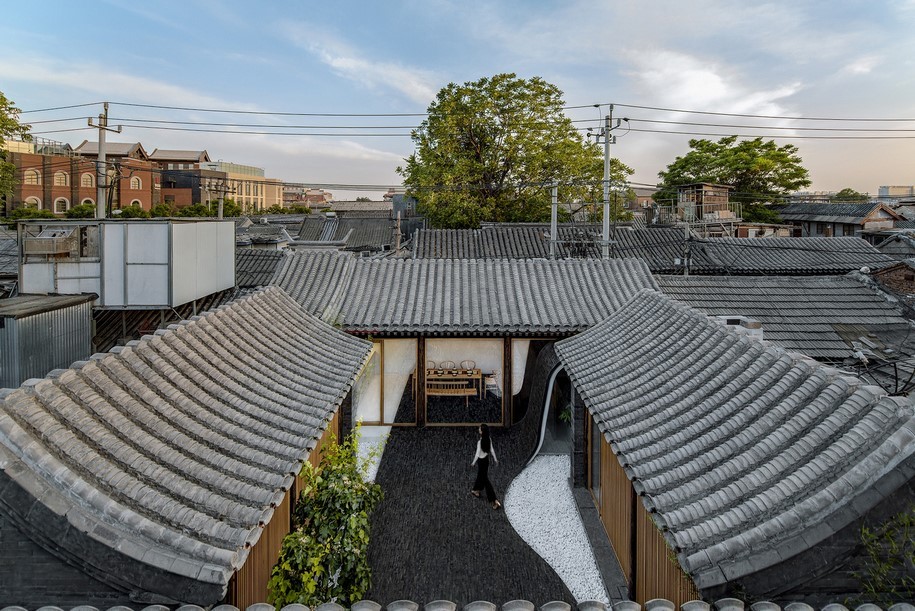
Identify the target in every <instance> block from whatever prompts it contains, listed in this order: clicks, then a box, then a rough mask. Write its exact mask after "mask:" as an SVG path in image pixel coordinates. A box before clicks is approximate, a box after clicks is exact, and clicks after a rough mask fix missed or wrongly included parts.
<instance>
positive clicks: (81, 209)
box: [67, 204, 95, 219]
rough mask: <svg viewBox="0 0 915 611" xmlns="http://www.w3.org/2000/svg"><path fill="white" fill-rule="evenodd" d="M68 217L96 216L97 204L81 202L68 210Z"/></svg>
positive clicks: (87, 217)
mask: <svg viewBox="0 0 915 611" xmlns="http://www.w3.org/2000/svg"><path fill="white" fill-rule="evenodd" d="M67 218H68V219H91V218H95V204H80V205H78V206H73V207H72V208H70V209H69V210H67Z"/></svg>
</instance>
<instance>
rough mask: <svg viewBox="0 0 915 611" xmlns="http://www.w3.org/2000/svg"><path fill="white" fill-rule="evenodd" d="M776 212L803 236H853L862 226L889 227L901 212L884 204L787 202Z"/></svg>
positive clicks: (872, 228)
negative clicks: (898, 212) (798, 229)
mask: <svg viewBox="0 0 915 611" xmlns="http://www.w3.org/2000/svg"><path fill="white" fill-rule="evenodd" d="M779 215H780V216H781V217H782V220H783V221H784V222H786V223H790V224H792V225H794V226H796V227H798V228H800V230H801V235H802V236H804V237H821V236H822V237H827V238H831V237H838V236H855V235H858V234H859V233H860V232H862V231H865V230H875V229H890V228H892V227H893V223H894V222H896V221H900V220H902V216H901V215H899V214H897V213H896V212H895V211H893V209H892V208H890V207H888V206H886V205H885V204H879V203H874V202H870V203H863V204H788V205H787V206H785V207H784V208H782V209H781V210H779Z"/></svg>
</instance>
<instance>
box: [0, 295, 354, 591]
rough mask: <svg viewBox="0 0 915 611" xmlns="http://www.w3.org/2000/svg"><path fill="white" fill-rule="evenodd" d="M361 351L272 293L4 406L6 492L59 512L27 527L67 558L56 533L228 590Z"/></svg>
mask: <svg viewBox="0 0 915 611" xmlns="http://www.w3.org/2000/svg"><path fill="white" fill-rule="evenodd" d="M369 350H370V344H368V342H365V341H363V340H360V339H358V338H354V337H352V336H349V335H346V334H344V333H342V332H340V331H338V330H336V329H333V328H332V327H330V326H328V325H326V324H324V323H322V322H321V321H319V320H317V319H315V318H314V317H313V316H310V315H309V314H307V313H305V312H304V311H303V310H302V309H301V308H300V307H299V306H298V305H297V304H296V303H295V302H294V301H293V300H292V299H291V298H289V296H287V295H286V294H285V293H283V292H282V290H280V289H278V288H275V287H273V288H270V289H267V290H265V291H263V292H260V293H256V294H254V295H251V296H248V297H244V298H242V299H239V300H237V301H235V302H234V303H232V304H231V305H229V306H225V307H222V308H220V309H219V310H216V311H214V312H209V313H207V314H205V315H203V316H199V317H195V318H193V319H191V320H189V321H185V322H183V323H181V324H179V325H173V326H172V327H170V328H169V329H168V330H163V331H158V332H156V335H154V336H146V337H144V338H143V339H142V340H140V341H137V342H131V343H130V344H128V345H127V346H126V347H123V348H120V349H115V350H114V351H112V352H111V353H108V354H100V355H95V356H94V357H93V358H92V359H91V360H89V361H87V362H79V363H76V364H74V365H73V366H72V367H71V368H70V369H67V370H58V371H56V372H52V375H50V376H49V377H47V378H45V379H42V380H30V381H28V382H26V384H24V385H23V386H22V387H20V388H19V389H15V390H6V391H3V392H2V393H0V465H2V467H3V472H4V473H3V475H4V476H5V477H4V478H0V480H2V481H0V484H2V483H4V482H5V480H6V478H8V479H9V480H12V481H13V482H15V483H16V484H18V486H19V487H21V488H22V489H24V490H26V491H28V492H29V493H30V494H31V496H32V498H33V503H34V504H35V505H43V511H50V512H53V514H54V515H55V516H56V518H57V519H58V521H59V522H60V524H59V525H56V526H55V524H54V521H53V520H49V521H48V523H47V524H44V525H31V526H29V528H35V529H38V530H41V529H42V528H43V529H45V532H43V533H40V534H39V536H37V539H39V540H40V539H41V538H42V537H47V538H48V539H50V540H51V541H53V542H54V548H55V549H56V548H57V547H60V548H62V549H63V551H62V553H63V554H65V555H66V554H70V555H71V556H75V557H77V558H79V557H80V554H81V551H82V550H81V549H79V548H74V549H69V548H68V546H74V545H76V544H75V543H74V538H73V537H72V536H69V534H68V535H67V536H64V534H63V532H55V531H54V530H53V529H54V528H58V529H63V531H64V532H67V533H69V531H70V530H71V529H76V530H77V531H78V532H80V533H88V536H89V537H91V538H92V539H94V540H96V541H97V542H101V543H102V544H103V545H105V546H107V547H108V548H110V549H109V550H108V551H109V552H110V556H111V557H112V558H116V557H118V556H119V555H120V556H121V558H122V559H123V560H125V561H134V562H141V563H143V564H145V565H149V566H152V567H154V568H155V569H159V570H161V571H165V572H168V573H172V574H176V575H178V576H181V577H186V578H189V579H192V580H197V581H201V582H207V583H211V584H216V585H217V586H222V587H224V586H225V584H226V583H227V581H228V579H229V577H230V576H231V574H232V573H233V572H234V570H236V569H237V568H238V567H240V566H241V565H242V563H243V562H244V560H245V558H246V556H247V554H248V548H249V547H250V546H251V545H252V544H253V543H254V542H256V541H257V539H258V538H259V536H260V533H261V530H262V528H263V526H264V525H265V524H266V523H267V522H268V521H269V520H270V518H271V516H272V514H273V511H274V508H275V507H276V505H277V504H278V503H279V502H280V501H281V500H282V499H283V497H284V495H285V492H286V490H287V489H288V488H289V486H290V485H291V483H292V481H293V474H295V473H297V472H298V470H299V469H300V467H301V465H302V463H303V462H304V461H305V460H306V459H307V457H308V454H309V452H310V450H311V449H312V448H313V447H314V445H315V443H316V442H317V440H318V439H319V438H320V437H321V435H322V433H323V430H324V429H325V428H326V426H327V422H328V421H329V420H330V419H331V418H332V416H333V414H334V412H335V411H336V409H337V407H338V406H339V404H340V403H341V401H342V400H343V398H344V397H345V395H346V393H347V392H348V390H349V387H350V385H351V384H352V382H353V380H354V378H355V376H356V375H357V374H358V372H359V370H360V369H361V367H362V365H363V363H364V360H365V358H366V357H367V354H368V352H369ZM303 351H304V352H305V353H307V354H308V355H309V358H308V359H303V358H300V356H299V355H301V354H302V353H303ZM3 487H4V486H3V485H0V489H2V488H3ZM0 511H3V512H6V513H8V514H10V515H18V513H20V512H22V513H23V514H24V513H28V512H29V511H30V507H29V506H21V507H11V506H9V505H8V504H6V503H5V502H4V500H3V499H2V498H0ZM20 517H22V516H20ZM137 573H144V571H139V572H136V571H135V572H133V573H132V572H131V571H127V570H125V571H124V574H123V575H119V576H118V578H119V579H122V580H126V581H127V582H128V583H129V582H130V579H131V575H132V574H137ZM138 578H139V577H138ZM133 585H134V587H138V588H139V589H142V588H143V587H148V585H144V584H139V586H137V584H133ZM161 594H164V595H170V594H171V593H170V592H161Z"/></svg>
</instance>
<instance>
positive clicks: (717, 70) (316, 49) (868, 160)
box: [0, 0, 915, 199]
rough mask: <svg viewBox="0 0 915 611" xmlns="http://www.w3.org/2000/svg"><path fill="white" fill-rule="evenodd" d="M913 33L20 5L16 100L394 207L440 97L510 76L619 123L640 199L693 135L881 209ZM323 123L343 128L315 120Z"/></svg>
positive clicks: (904, 110)
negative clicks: (796, 162)
mask: <svg viewBox="0 0 915 611" xmlns="http://www.w3.org/2000/svg"><path fill="white" fill-rule="evenodd" d="M913 32H915V0H888V1H885V2H875V1H860V2H859V1H851V0H848V1H843V0H825V1H816V0H793V1H790V2H771V3H766V2H752V3H751V2H733V1H723V0H691V1H689V2H683V1H682V0H657V1H654V0H638V1H629V0H619V1H610V0H555V1H547V0H505V1H490V2H481V1H474V0H453V1H452V0H416V1H414V0H404V1H400V2H398V1H395V0H386V1H384V2H381V1H378V0H375V1H364V2H355V1H346V0H337V1H336V2H327V1H321V2H318V1H305V0H299V1H296V2H283V1H270V2H266V1H265V2H250V1H245V0H241V1H234V2H233V1H216V0H182V1H180V2H178V1H162V2H156V1H152V0H148V1H146V2H123V1H121V0H104V1H103V0H96V1H92V2H90V1H85V2H73V1H72V0H65V1H54V0H49V1H44V2H17V3H10V4H8V5H7V6H5V7H4V19H3V21H2V22H0V40H3V41H4V42H3V50H2V51H0V91H2V92H3V93H4V94H5V95H6V96H7V97H8V98H9V99H11V100H12V101H13V102H14V103H15V104H16V105H17V106H18V107H19V108H20V109H22V110H23V111H30V112H24V113H23V114H22V115H21V117H20V118H21V120H22V121H24V122H30V123H32V126H33V129H32V131H33V133H34V134H36V135H39V136H41V137H43V138H49V139H54V140H59V141H63V142H69V143H70V144H73V145H74V146H75V145H78V144H79V143H80V142H82V141H83V140H84V139H89V140H96V139H97V132H94V131H93V130H89V129H84V128H85V127H86V125H87V122H86V119H87V118H88V117H92V116H97V115H98V113H99V112H101V105H100V104H99V103H100V102H101V101H110V102H111V110H110V117H111V121H110V122H111V124H112V125H116V124H121V125H124V127H123V132H122V133H121V134H110V135H109V136H108V139H109V141H117V142H141V143H142V144H143V146H144V148H145V149H146V150H147V151H148V152H152V150H153V149H155V148H164V149H191V150H202V149H206V150H207V151H208V152H209V154H210V157H211V158H212V159H214V160H217V159H222V160H225V161H232V162H235V163H243V164H249V165H256V166H260V167H263V168H265V170H266V174H267V176H268V177H272V178H279V179H282V180H285V181H290V182H297V183H305V184H308V185H314V186H323V187H325V188H327V189H328V190H330V191H332V192H333V193H334V195H335V196H336V197H337V198H338V199H348V198H354V197H356V196H360V195H362V196H369V197H372V198H373V199H380V197H381V194H382V193H384V191H386V190H387V187H388V186H395V185H400V184H401V177H400V176H399V175H398V174H397V171H396V168H397V166H398V165H401V164H402V163H403V159H404V158H405V157H406V156H408V155H409V154H410V153H411V152H412V151H413V143H412V141H411V140H410V137H409V132H410V128H411V127H415V126H416V125H418V124H419V123H420V122H421V121H422V119H423V116H422V114H423V113H424V112H425V111H426V109H427V108H428V106H429V104H430V102H431V101H432V100H433V98H434V96H435V94H436V92H437V91H438V90H439V89H440V88H441V87H443V86H445V85H447V84H448V83H451V82H455V83H463V82H467V81H475V80H477V79H479V78H482V77H485V76H492V75H494V74H498V73H502V72H514V73H516V74H517V75H518V76H520V77H523V78H530V77H533V76H539V77H542V78H544V79H545V80H547V81H549V82H551V83H553V84H554V85H556V86H557V87H559V88H560V89H561V90H562V91H563V92H564V100H565V103H566V105H567V106H570V107H577V108H569V109H568V110H567V111H566V112H567V114H568V115H569V116H570V117H571V118H572V119H573V120H575V121H576V125H577V126H579V127H582V128H584V127H587V126H594V125H597V124H598V123H599V122H600V118H601V117H602V116H604V115H606V114H607V113H608V111H609V106H608V105H609V104H611V103H612V104H614V108H613V116H614V118H626V119H628V121H626V122H622V124H621V125H620V128H619V129H616V130H614V134H616V142H615V144H613V146H612V154H613V156H614V157H617V158H619V159H620V160H622V161H623V162H624V163H626V164H627V165H629V166H630V167H632V168H633V169H634V170H635V174H634V175H633V176H632V177H631V180H632V182H633V184H634V185H637V186H641V185H652V184H655V183H656V182H657V180H658V172H659V171H660V170H663V169H664V168H665V167H666V166H667V165H668V164H669V163H671V162H672V161H673V160H674V159H675V158H676V157H677V156H679V155H683V154H685V153H686V152H687V151H688V150H689V148H688V140H689V138H691V137H693V138H702V137H704V138H710V139H717V138H718V137H720V136H724V135H728V134H740V135H746V136H757V135H761V136H767V137H776V140H777V142H778V143H779V144H793V145H795V146H797V147H798V149H799V154H800V156H801V157H802V158H803V161H804V165H805V166H806V167H807V168H808V170H809V171H810V178H811V180H812V182H813V184H812V185H811V187H810V190H819V191H836V190H839V189H842V188H845V187H851V188H853V189H856V190H858V191H862V192H868V193H871V194H874V195H876V191H877V187H878V186H879V185H913V184H915V154H913V153H915V34H913ZM77 104H91V105H89V106H82V107H78V108H68V109H60V110H55V111H42V112H31V111H39V110H41V109H47V108H52V107H60V106H70V105H77ZM128 104H139V105H152V106H168V107H182V108H190V109H197V110H177V109H168V108H150V107H146V106H128ZM595 105H597V106H596V107H595ZM639 107H643V108H639ZM644 107H652V108H656V109H660V110H652V109H649V108H644ZM204 110H206V111H204ZM209 110H230V111H245V113H227V112H221V113H218V112H209ZM674 111H691V112H674ZM695 111H701V112H706V113H730V114H742V115H753V116H751V117H733V116H726V115H720V114H696V112H695ZM262 113H292V114H262ZM327 114H337V115H349V116H308V115H327ZM358 115H374V116H358ZM760 115H766V116H770V117H773V118H760V117H759V116H760ZM810 118H828V119H832V120H830V121H811V120H809V119H810ZM852 119H882V120H881V121H853V120H852ZM887 119H895V120H887ZM900 119H909V121H901V120H900ZM39 121H43V122H42V123H39ZM658 121H671V122H674V123H659V122H658ZM167 122H171V123H167ZM178 122H183V123H178ZM201 123H209V124H213V123H215V124H219V123H223V124H224V123H229V124H232V125H230V126H225V125H201ZM684 123H698V124H699V125H684ZM710 124H715V125H724V126H725V127H717V126H713V125H710ZM302 126H310V127H302ZM745 126H749V127H745ZM811 128H817V129H811ZM840 129H841V130H848V131H837V130H840ZM59 130H74V131H59ZM190 130H196V131H190ZM200 130H209V131H200ZM227 130H228V131H234V132H240V131H247V132H271V133H270V134H269V135H268V134H265V133H247V134H240V133H214V132H217V131H227ZM851 130H857V131H851ZM880 130H889V131H880ZM306 132H308V133H309V134H310V135H305V134H306ZM666 132H681V133H666ZM682 132H694V133H697V134H702V135H684V134H683V133H682ZM317 134H331V135H317ZM792 136H793V137H797V136H801V138H793V137H792ZM812 136H818V137H820V138H812ZM824 136H825V137H827V138H823V137H824ZM878 136H879V139H878V138H875V137H878ZM849 137H851V138H849Z"/></svg>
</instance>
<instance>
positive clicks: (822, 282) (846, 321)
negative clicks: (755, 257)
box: [655, 276, 910, 359]
mask: <svg viewBox="0 0 915 611" xmlns="http://www.w3.org/2000/svg"><path fill="white" fill-rule="evenodd" d="M655 280H657V282H658V285H659V286H660V287H661V291H663V292H664V293H665V294H666V295H668V296H669V297H672V298H674V299H676V300H678V301H682V302H684V303H687V304H689V305H690V306H692V307H694V308H696V309H698V310H700V311H701V312H704V313H705V314H708V315H710V316H734V315H744V316H748V317H750V318H754V319H756V320H758V321H759V322H761V323H762V328H763V337H764V338H765V339H766V340H767V341H771V342H773V343H775V344H778V345H779V346H781V347H782V348H785V349H787V350H793V351H797V352H802V353H803V354H806V355H807V356H811V357H814V358H818V359H844V358H847V357H850V356H851V355H852V353H853V352H854V351H855V349H854V348H852V347H851V346H850V345H849V344H847V343H846V342H845V340H844V339H842V336H841V335H840V334H839V333H838V332H837V331H836V325H860V326H862V328H870V327H874V326H877V325H881V326H882V325H891V326H893V327H897V328H900V329H903V330H906V329H908V328H909V327H910V325H909V322H908V321H907V320H906V319H905V318H904V317H903V315H902V308H901V307H900V306H899V305H898V304H893V303H890V302H889V301H887V299H886V298H884V297H883V296H881V295H879V294H878V293H877V292H876V291H875V290H874V289H872V288H871V287H869V286H867V285H866V284H863V283H861V282H858V281H857V280H854V279H853V278H849V277H846V276H839V277H836V276H824V277H810V276H805V277H793V276H688V277H687V276H656V277H655Z"/></svg>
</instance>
